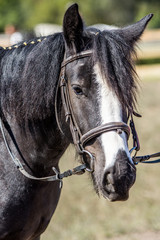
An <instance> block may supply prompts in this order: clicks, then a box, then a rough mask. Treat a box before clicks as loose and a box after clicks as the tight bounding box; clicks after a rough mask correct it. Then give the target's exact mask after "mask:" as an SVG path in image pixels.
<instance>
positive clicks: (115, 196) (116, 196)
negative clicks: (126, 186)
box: [101, 190, 129, 202]
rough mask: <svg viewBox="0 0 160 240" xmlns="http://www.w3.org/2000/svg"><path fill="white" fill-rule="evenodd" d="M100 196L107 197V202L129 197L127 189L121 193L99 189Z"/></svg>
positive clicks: (123, 199)
mask: <svg viewBox="0 0 160 240" xmlns="http://www.w3.org/2000/svg"><path fill="white" fill-rule="evenodd" d="M101 194H102V196H103V197H104V198H105V199H107V200H108V201H109V202H115V201H126V200H127V199H128V198H129V191H128V192H126V193H125V194H123V195H121V194H119V193H116V192H108V191H106V190H102V191H101Z"/></svg>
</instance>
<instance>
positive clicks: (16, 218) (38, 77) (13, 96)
mask: <svg viewBox="0 0 160 240" xmlns="http://www.w3.org/2000/svg"><path fill="white" fill-rule="evenodd" d="M151 17H152V15H148V16H146V17H144V18H143V19H142V20H140V21H139V22H137V23H135V24H133V25H131V26H128V27H125V28H121V29H113V30H105V31H100V30H98V29H96V28H85V27H84V25H83V22H82V19H81V17H80V15H79V13H78V6H77V4H74V5H72V6H71V7H70V8H69V9H68V10H67V11H66V13H65V16H64V22H63V33H57V34H54V35H51V36H48V37H46V38H40V39H38V38H37V39H34V40H31V41H29V42H24V43H21V44H19V45H14V46H12V47H9V48H6V49H4V48H1V50H0V51H1V52H0V119H1V135H0V168H1V171H0V240H2V239H3V240H4V239H5V240H35V239H40V235H41V234H42V232H44V230H45V229H46V227H47V225H48V223H49V221H50V219H51V217H52V215H53V213H54V211H55V209H56V206H57V203H58V200H59V197H60V192H61V189H60V188H59V183H60V181H59V180H57V181H52V182H43V181H36V180H34V179H30V176H33V178H43V177H47V176H50V175H54V173H53V170H52V167H54V169H56V171H59V168H58V163H59V160H60V158H61V156H62V154H63V153H64V151H65V150H66V148H67V147H68V145H69V144H70V143H73V142H74V143H75V144H76V146H78V147H79V148H81V149H79V152H80V153H86V155H88V156H89V157H87V156H84V161H85V164H87V165H88V168H89V169H90V170H92V171H91V176H92V179H93V183H94V186H95V189H96V192H97V193H98V194H102V195H103V196H104V197H105V198H108V199H109V200H110V201H116V200H126V199H127V198H128V192H129V189H130V187H131V186H132V185H133V183H134V181H135V176H136V171H135V167H134V164H133V162H132V158H131V157H130V153H129V150H128V145H127V135H129V132H128V127H127V125H126V123H127V121H128V116H129V115H130V114H132V113H133V112H134V110H135V107H136V106H135V105H136V91H137V87H136V80H135V79H136V74H135V71H134V64H133V61H132V54H133V53H134V45H135V43H136V41H137V40H138V39H139V38H140V36H141V34H142V33H143V31H144V29H145V27H146V25H147V23H148V22H149V20H150V19H151ZM63 60H64V62H63ZM62 62H63V64H62V67H61V63H62ZM60 76H61V80H62V81H59V77H60ZM62 77H63V78H62ZM58 84H60V88H61V89H62V91H61V92H64V95H63V94H61V93H60V91H59V88H58ZM65 84H67V89H66V88H65V89H64V88H63V87H64V85H65ZM68 97H69V100H68V101H69V102H68V101H67V99H66V98H68ZM62 98H65V100H66V102H64V99H62ZM62 102H63V104H62ZM55 105H56V106H55ZM66 105H67V106H68V105H69V109H70V110H71V112H72V113H66V111H67V110H66V109H65V108H66ZM67 114H68V115H67ZM73 118H74V120H73V121H71V119H73ZM56 119H57V120H56ZM68 119H69V120H68ZM68 121H69V122H70V124H69V122H68ZM71 123H72V124H71ZM73 123H74V124H73ZM75 123H76V124H75ZM71 125H72V126H71ZM75 125H76V126H77V128H76V131H77V129H78V131H79V132H81V133H82V136H81V138H80V137H79V138H78V140H81V141H82V140H83V144H80V142H76V140H77V139H76V137H75V136H76V134H75V132H74V130H75V129H74V127H75ZM102 128H103V129H102ZM71 132H72V133H71ZM79 135H80V134H79ZM73 138H74V139H73ZM91 160H92V164H91ZM16 165H17V166H16ZM91 165H92V166H91ZM17 168H19V169H17ZM22 168H24V169H25V172H24V174H25V175H27V174H28V176H24V175H23V174H22V173H21V172H20V171H19V170H22ZM22 172H23V171H22ZM29 174H30V175H29ZM57 176H58V175H57Z"/></svg>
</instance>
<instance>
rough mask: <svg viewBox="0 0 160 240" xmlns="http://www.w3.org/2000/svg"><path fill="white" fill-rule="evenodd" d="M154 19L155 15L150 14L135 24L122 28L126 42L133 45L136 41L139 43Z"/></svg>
mask: <svg viewBox="0 0 160 240" xmlns="http://www.w3.org/2000/svg"><path fill="white" fill-rule="evenodd" d="M152 17H153V14H149V15H147V16H145V17H144V18H142V19H141V20H140V21H138V22H136V23H135V24H133V25H129V26H127V27H124V28H121V29H120V31H121V34H122V35H123V36H124V38H125V40H126V41H128V42H130V43H131V44H134V43H135V42H136V41H138V40H139V38H140V37H141V35H142V33H143V31H144V30H145V28H146V26H147V24H148V22H149V21H150V20H151V18H152Z"/></svg>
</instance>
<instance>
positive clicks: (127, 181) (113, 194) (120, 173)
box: [101, 151, 136, 201]
mask: <svg viewBox="0 0 160 240" xmlns="http://www.w3.org/2000/svg"><path fill="white" fill-rule="evenodd" d="M135 179H136V168H135V166H134V165H133V164H132V163H131V162H130V161H129V159H128V157H127V155H126V153H125V152H124V151H120V152H119V153H118V156H117V159H116V162H115V164H114V165H113V166H112V167H110V168H108V169H106V170H105V173H104V176H103V179H102V189H101V192H102V195H103V196H104V197H105V198H107V199H108V200H109V201H125V200H127V199H128V197H129V189H130V188H131V187H132V185H133V184H134V182H135Z"/></svg>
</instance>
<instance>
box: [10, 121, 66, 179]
mask: <svg viewBox="0 0 160 240" xmlns="http://www.w3.org/2000/svg"><path fill="white" fill-rule="evenodd" d="M6 121H7V123H8V125H9V127H10V129H11V132H12V133H13V136H14V139H15V141H16V144H17V147H16V146H15V144H13V142H14V141H13V138H12V137H11V135H10V134H8V133H6V134H7V135H10V136H7V139H9V145H10V146H11V148H12V151H13V152H14V155H15V156H16V157H17V158H19V160H20V161H21V162H22V163H24V164H25V167H27V168H29V169H30V170H32V171H33V172H34V173H35V174H36V175H37V176H44V175H46V174H49V173H50V172H51V170H52V167H56V168H57V167H58V163H59V159H60V157H61V156H62V154H63V153H64V151H65V150H66V148H67V147H68V144H69V143H68V141H67V140H66V138H64V137H63V136H62V134H61V133H60V131H59V129H58V127H57V124H56V122H55V119H53V118H48V119H46V120H43V121H42V120H41V121H35V122H34V123H33V122H32V121H27V123H25V127H24V126H22V124H19V123H18V122H17V121H16V118H13V117H12V118H10V116H7V118H6ZM8 132H9V131H8ZM26 170H27V169H26ZM39 173H40V174H39Z"/></svg>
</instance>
